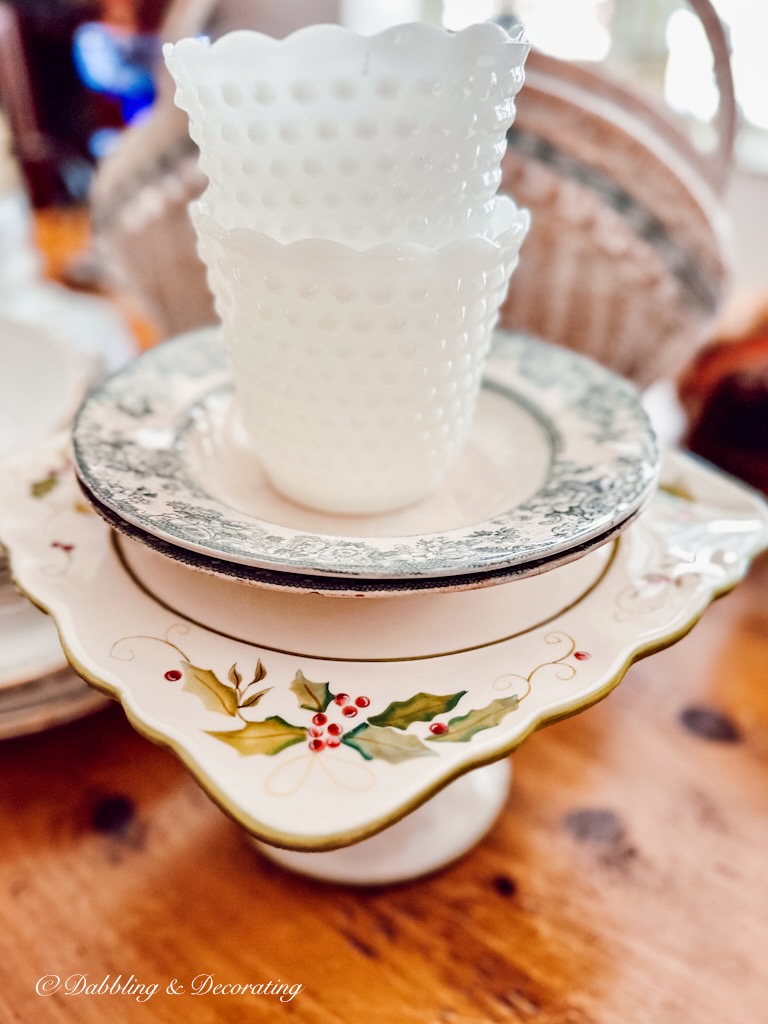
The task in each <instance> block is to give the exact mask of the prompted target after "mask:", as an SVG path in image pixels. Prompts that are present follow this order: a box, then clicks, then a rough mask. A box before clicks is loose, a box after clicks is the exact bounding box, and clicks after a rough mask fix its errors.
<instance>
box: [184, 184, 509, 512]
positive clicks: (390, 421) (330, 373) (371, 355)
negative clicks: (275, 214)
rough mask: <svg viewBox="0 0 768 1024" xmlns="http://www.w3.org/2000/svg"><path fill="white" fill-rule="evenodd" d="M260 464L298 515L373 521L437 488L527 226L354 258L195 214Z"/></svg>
mask: <svg viewBox="0 0 768 1024" xmlns="http://www.w3.org/2000/svg"><path fill="white" fill-rule="evenodd" d="M192 216H193V221H194V223H195V227H196V230H197V233H198V243H199V250H200V254H201V256H202V258H203V260H204V261H205V263H206V265H207V267H208V276H209V282H210V285H211V288H212V291H213V293H214V295H215V297H216V305H217V309H218V312H219V315H220V316H221V320H222V324H223V330H224V339H225V342H226V344H227V348H228V351H229V355H230V359H231V362H232V366H233V371H234V374H233V378H234V383H235V391H236V394H237V397H238V400H239V405H240V409H241V413H242V419H243V424H244V427H245V430H246V432H247V434H248V436H249V439H250V443H251V446H252V448H253V451H254V454H255V456H256V457H258V459H259V460H260V461H261V463H262V465H263V467H264V469H265V471H266V473H267V475H268V476H269V478H270V480H271V482H272V483H273V485H274V486H275V487H276V488H277V489H278V490H279V491H280V492H281V493H283V494H284V495H285V496H287V497H289V498H291V499H292V500H294V501H296V502H298V503H299V504H302V505H307V506H309V507H311V508H315V509H320V510H322V511H325V512H332V513H337V514H355V515H364V514H376V513H382V512H386V511H391V510H394V509H398V508H402V507H403V506H405V505H408V504H410V503H413V502H415V501H418V500H419V499H421V498H423V497H425V496H426V495H428V494H430V493H431V492H433V491H434V490H436V489H437V487H438V486H439V485H440V483H441V482H442V480H443V478H444V476H445V474H446V472H447V470H448V469H449V467H450V466H451V465H452V464H453V463H454V461H455V460H456V458H457V457H458V455H459V453H460V452H461V449H462V446H463V444H464V442H465V440H466V439H467V437H468V435H469V433H470V430H471V426H472V420H473V416H474V412H475V406H476V402H477V397H478V393H479V389H480V384H481V380H482V373H483V367H484V364H485V360H486V356H487V354H488V350H489V347H490V341H491V335H492V331H493V328H494V326H495V324H496V322H497V319H498V311H499V308H500V306H501V303H502V302H503V300H504V297H505V295H506V291H507V286H508V283H509V278H510V275H511V274H512V271H513V269H514V267H515V265H516V262H517V257H518V251H519V249H520V245H521V243H522V241H523V239H524V237H525V234H526V231H527V229H528V223H529V219H528V214H527V212H526V211H524V210H519V209H518V208H517V207H516V206H515V204H514V202H513V201H512V200H511V199H509V198H508V197H499V198H497V199H495V200H494V206H493V216H492V218H491V220H490V221H489V223H488V227H487V231H486V234H485V235H482V236H478V237H474V238H471V239H466V240H463V241H458V242H454V243H452V244H450V245H446V246H444V247H442V248H440V249H436V250H435V249H428V248H426V247H424V246H422V245H418V244H415V243H411V244H407V245H406V244H387V245H380V246H376V247H375V248H373V249H369V250H366V251H364V252H360V251H358V250H356V249H352V248H350V247H349V246H345V245H340V244H339V243H337V242H330V241H324V240H321V239H306V240H304V241H300V242H294V243H292V244H290V245H282V244H280V243H278V242H276V241H275V240H274V239H272V238H270V237H268V236H267V235H265V234H263V233H261V232H258V231H250V230H247V229H244V228H241V229H233V230H225V229H223V228H221V227H220V225H218V224H217V222H216V221H215V220H214V218H213V217H212V216H211V214H210V210H209V208H208V206H207V202H206V201H205V200H204V199H203V200H200V201H199V202H198V203H197V204H193V206H192Z"/></svg>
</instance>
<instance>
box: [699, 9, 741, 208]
mask: <svg viewBox="0 0 768 1024" xmlns="http://www.w3.org/2000/svg"><path fill="white" fill-rule="evenodd" d="M688 5H689V7H691V8H693V10H694V12H695V13H696V14H697V15H698V18H699V21H701V24H702V26H703V27H704V31H705V33H706V35H707V40H708V41H709V46H710V49H711V50H712V56H713V57H714V59H715V64H714V68H715V81H716V82H717V88H718V92H719V93H720V102H719V105H718V108H717V122H716V123H717V146H716V147H715V151H714V153H712V154H711V156H708V157H707V161H706V164H705V169H706V174H707V177H708V178H709V180H710V181H711V182H712V184H713V185H714V187H715V189H716V190H717V191H718V192H722V191H723V189H724V188H725V185H726V182H727V181H728V174H729V172H730V169H731V163H732V161H733V146H734V142H735V139H736V122H737V117H736V94H735V92H734V88H733V72H732V70H731V46H730V43H729V41H728V37H727V35H726V32H725V28H724V27H723V23H722V21H721V20H720V16H719V15H718V13H717V11H716V10H715V8H714V7H713V6H712V3H711V0H688Z"/></svg>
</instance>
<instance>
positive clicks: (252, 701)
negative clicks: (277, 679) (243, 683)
mask: <svg viewBox="0 0 768 1024" xmlns="http://www.w3.org/2000/svg"><path fill="white" fill-rule="evenodd" d="M249 685H250V684H249ZM271 689H272V687H271V686H268V687H267V688H266V690H259V692H258V693H252V694H251V696H250V697H246V698H245V700H244V701H243V702H242V703H241V704H240V707H241V708H255V707H256V705H257V704H258V703H259V701H260V700H261V698H262V697H263V696H264V694H265V693H269V691H270V690H271Z"/></svg>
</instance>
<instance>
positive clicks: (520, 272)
mask: <svg viewBox="0 0 768 1024" xmlns="http://www.w3.org/2000/svg"><path fill="white" fill-rule="evenodd" d="M690 3H691V6H692V7H693V8H694V9H695V10H696V11H697V13H698V14H699V16H700V17H701V19H702V21H703V23H704V26H705V29H706V31H707V35H708V37H709V40H710V44H711V46H712V49H713V52H714V55H715V68H716V73H717V80H718V84H719V87H720V111H719V143H718V150H717V152H716V153H715V154H714V155H712V154H710V155H703V154H701V153H700V152H699V151H698V150H696V149H695V148H694V147H693V145H692V144H691V143H690V141H689V140H688V138H687V137H686V135H685V133H684V131H683V129H682V128H681V127H680V125H679V124H678V123H677V122H676V121H675V120H673V118H672V117H671V116H670V115H668V114H666V113H664V112H663V111H661V110H659V109H657V108H656V107H655V106H653V105H652V104H650V103H649V102H647V101H646V100H644V99H643V98H641V97H639V96H638V95H637V94H636V93H634V92H633V91H631V90H630V89H627V88H625V87H623V86H621V85H619V84H617V83H616V82H614V81H612V80H611V79H610V78H609V77H607V76H606V75H605V74H603V73H602V72H600V71H598V70H593V69H590V70H587V69H585V68H582V67H579V66H575V65H573V64H568V63H565V62H562V61H557V60H554V59H553V58H548V57H545V56H543V55H542V54H538V53H532V54H531V55H530V57H529V60H528V64H527V66H526V84H525V87H524V89H523V90H522V92H521V94H520V95H519V97H518V114H517V119H516V122H515V125H514V127H513V130H512V131H511V133H510V136H509V146H508V149H507V154H506V156H505V158H504V164H503V170H504V181H503V185H502V188H504V189H506V190H508V191H509V192H510V193H511V194H512V195H513V196H514V198H515V199H516V201H517V202H518V203H519V204H520V205H523V206H527V207H528V208H529V209H530V210H531V213H532V215H533V226H532V229H531V232H530V234H529V236H528V238H527V240H526V242H525V245H524V246H523V250H522V258H521V260H520V264H519V266H518V268H517V270H516V271H515V274H514V275H513V281H512V288H511V290H510V295H509V299H508V301H507V303H506V305H505V307H504V310H503V312H502V323H503V325H504V326H508V327H514V328H519V329H524V330H527V331H530V332H531V333H534V334H537V335H539V336H540V337H543V338H547V339H548V340H551V341H556V342H559V343H561V344H563V345H566V346H569V347H571V348H574V349H577V350H579V351H581V352H585V353H587V354H589V355H591V356H593V357H594V358H596V359H598V360H599V361H601V362H603V363H604V364H606V365H608V366H609V367H611V368H612V369H614V370H616V371H618V372H619V373H621V374H623V375H625V376H628V377H630V378H632V379H633V380H635V382H636V383H638V384H640V385H645V384H648V383H650V382H651V381H653V380H654V379H656V378H658V377H662V376H671V375H673V374H675V373H676V372H677V370H679V369H680V368H681V367H682V365H683V363H684V362H685V361H686V359H687V358H688V357H689V356H690V355H691V354H692V353H693V352H694V351H695V349H696V348H697V346H698V345H699V344H700V343H701V342H702V341H704V340H705V339H706V337H707V332H708V328H709V326H710V323H711V321H712V319H713V316H714V314H715V313H716V311H717V309H718V305H719V302H720V299H721V295H722V292H723V288H724V284H725V277H726V271H725V261H724V256H723V251H724V242H723V238H724V232H723V222H724V217H723V211H722V207H721V203H720V199H719V196H720V194H721V191H722V187H723V185H724V182H725V179H726V175H727V170H728V167H729V164H730V160H731V152H732V147H733V135H734V123H735V111H734V97H733V85H732V80H731V71H730V60H729V51H728V45H727V42H726V39H725V35H724V32H723V28H722V25H721V23H720V21H719V19H718V17H717V15H716V13H715V11H714V9H713V8H712V6H711V3H710V2H709V0H690ZM163 84H164V85H165V89H164V90H162V91H161V96H160V102H159V103H158V105H157V107H156V109H155V111H154V114H153V117H152V119H151V120H150V121H149V122H148V123H145V124H143V125H140V126H138V127H137V128H134V129H131V130H130V131H129V132H127V133H126V136H125V137H124V139H123V142H122V144H121V146H120V148H119V149H118V151H117V153H116V154H115V156H114V157H113V158H111V160H109V161H107V163H106V164H105V165H104V167H103V168H102V169H101V171H100V173H99V176H98V178H97V182H96V188H95V190H94V194H93V207H94V222H95V226H96V230H97V234H98V236H99V238H100V240H101V242H102V244H103V245H104V247H105V250H106V252H107V255H108V262H109V263H110V264H111V265H112V267H113V268H115V269H117V270H120V271H121V272H122V274H123V277H124V284H127V285H128V286H129V287H131V288H132V290H134V291H135V292H137V293H138V294H139V295H140V296H141V297H143V299H144V300H145V303H146V306H147V308H148V311H149V312H150V314H151V315H152V316H153V317H154V319H155V322H156V324H157V326H158V329H159V331H160V334H161V336H171V335H173V334H177V333H179V332H181V331H183V330H187V329H189V328H192V327H195V326H199V325H201V324H204V323H210V322H213V320H214V319H215V314H214V311H213V304H212V300H211V297H210V293H209V291H208V288H207V285H206V281H205V273H204V268H203V266H202V263H201V262H200V261H199V259H198V257H197V253H196V244H195V236H194V232H193V230H192V226H191V223H190V221H189V216H188V214H187V203H188V202H189V200H190V199H193V198H195V197H196V196H197V195H198V194H199V192H200V191H201V190H202V188H203V185H204V179H203V177H202V175H201V173H200V172H199V170H198V169H197V159H196V152H195V150H194V147H193V146H192V144H191V143H190V142H189V139H188V136H187V130H186V118H185V116H184V115H183V114H182V113H181V111H179V110H178V109H176V108H175V107H174V106H173V104H172V99H171V97H172V90H171V89H170V88H169V85H170V83H169V82H164V83H163Z"/></svg>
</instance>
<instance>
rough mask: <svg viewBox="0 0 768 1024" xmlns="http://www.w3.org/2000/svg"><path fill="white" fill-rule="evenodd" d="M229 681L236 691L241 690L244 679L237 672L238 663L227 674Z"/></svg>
mask: <svg viewBox="0 0 768 1024" xmlns="http://www.w3.org/2000/svg"><path fill="white" fill-rule="evenodd" d="M227 679H228V680H229V681H230V683H232V685H233V686H234V687H235V689H236V690H239V689H240V683H242V681H243V677H242V675H241V674H240V673H239V672H238V670H237V662H235V664H234V665H233V666H232V668H231V669H230V670H229V672H227Z"/></svg>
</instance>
